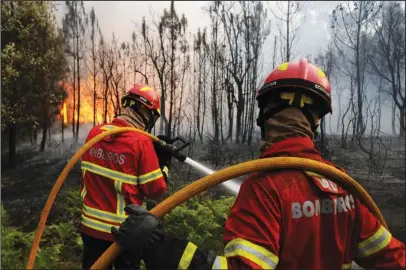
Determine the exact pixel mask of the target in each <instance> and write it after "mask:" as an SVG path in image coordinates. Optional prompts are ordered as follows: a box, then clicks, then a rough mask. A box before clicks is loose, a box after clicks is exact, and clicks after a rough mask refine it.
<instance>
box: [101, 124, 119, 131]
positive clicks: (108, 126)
mask: <svg viewBox="0 0 406 270" xmlns="http://www.w3.org/2000/svg"><path fill="white" fill-rule="evenodd" d="M115 128H117V127H116V126H112V125H105V126H102V127H101V128H100V129H101V130H111V129H115Z"/></svg>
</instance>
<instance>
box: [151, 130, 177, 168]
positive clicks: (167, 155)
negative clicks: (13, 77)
mask: <svg viewBox="0 0 406 270" xmlns="http://www.w3.org/2000/svg"><path fill="white" fill-rule="evenodd" d="M157 137H158V138H159V139H160V140H162V141H164V142H166V143H167V144H172V143H173V140H172V139H171V138H169V137H168V136H165V135H158V136H157ZM154 149H155V152H156V154H157V156H158V160H159V167H160V168H161V170H163V169H164V167H165V166H166V167H168V168H169V166H170V165H171V159H172V153H171V152H168V151H166V150H165V149H163V148H162V147H160V146H159V145H158V144H156V143H155V144H154Z"/></svg>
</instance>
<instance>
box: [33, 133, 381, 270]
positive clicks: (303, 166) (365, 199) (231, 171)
mask: <svg viewBox="0 0 406 270" xmlns="http://www.w3.org/2000/svg"><path fill="white" fill-rule="evenodd" d="M130 131H136V132H140V133H142V134H144V135H146V136H148V137H149V138H151V140H152V141H154V142H155V143H158V144H159V145H160V146H161V147H163V148H164V149H166V150H168V151H171V152H172V154H173V156H174V157H175V158H176V159H178V160H179V161H180V162H184V161H185V159H186V157H185V156H184V155H182V154H181V153H180V152H179V151H176V150H174V148H173V147H171V145H169V144H167V143H166V142H164V141H162V140H159V139H158V138H157V137H156V136H153V135H151V134H149V133H147V132H145V131H143V130H140V129H137V128H131V127H123V128H116V129H111V130H107V131H104V132H102V133H101V134H99V135H97V136H95V137H94V138H93V139H91V140H89V141H88V142H87V143H85V144H84V145H83V146H82V147H81V148H80V149H79V150H78V151H77V152H76V153H75V155H73V157H72V158H71V160H70V161H69V162H68V164H67V165H66V166H65V168H64V169H63V170H62V172H61V174H60V175H59V177H58V179H57V180H56V182H55V184H54V186H53V187H52V190H51V192H50V194H49V196H48V199H47V201H46V203H45V206H44V209H43V210H42V213H41V216H40V220H39V223H38V226H37V230H36V233H35V237H34V241H33V244H32V247H31V251H30V255H29V258H28V262H27V269H33V267H34V263H35V258H36V256H37V252H38V248H39V243H40V240H41V237H42V233H43V231H44V228H45V223H46V221H47V218H48V215H49V212H50V210H51V207H52V205H53V203H54V201H55V198H56V195H57V193H58V191H59V189H60V188H61V186H62V184H63V182H64V181H65V179H66V177H67V175H68V174H69V172H70V171H71V170H72V168H73V166H74V165H75V164H76V163H77V162H78V161H79V159H80V158H81V156H82V155H83V154H84V153H85V152H86V151H87V150H88V149H89V148H90V147H92V146H93V145H94V144H96V143H97V142H98V141H100V140H102V139H104V138H105V137H107V136H110V135H114V134H119V133H123V132H130ZM277 169H297V170H306V171H312V172H315V173H318V174H321V175H323V176H324V177H326V178H328V179H330V180H333V181H334V182H337V183H340V184H342V185H344V186H345V187H347V188H348V189H349V190H350V191H351V192H352V193H353V194H354V195H355V196H356V197H357V198H359V199H360V200H361V202H362V203H364V204H365V205H366V206H367V208H368V209H369V210H370V211H371V213H372V214H373V215H374V216H375V217H376V218H377V219H378V220H379V221H380V222H381V224H382V225H383V226H384V227H385V228H388V226H387V224H386V221H385V219H384V217H383V215H382V213H381V211H380V210H379V208H378V207H377V206H376V204H375V202H374V201H373V199H372V198H371V196H370V195H369V194H368V193H367V192H366V190H365V189H364V188H363V187H362V186H361V185H359V184H358V183H357V182H356V181H355V180H354V179H352V178H351V177H350V176H348V175H347V174H345V173H344V172H342V171H340V170H338V169H337V168H335V167H333V166H330V165H327V164H325V163H321V162H318V161H314V160H310V159H305V158H295V157H274V158H263V159H257V160H253V161H248V162H243V163H240V164H237V165H234V166H230V167H227V168H225V169H222V170H220V171H217V172H215V173H213V174H210V175H207V176H205V177H203V178H201V179H199V180H197V181H195V182H193V183H192V184H190V185H188V186H186V187H184V188H183V189H181V190H179V191H177V192H175V193H174V194H173V195H172V196H170V197H168V198H167V199H165V200H164V201H162V202H161V203H159V204H158V205H157V206H156V207H154V208H153V209H152V210H151V211H150V212H151V213H152V214H154V215H156V216H158V217H161V216H163V215H165V214H167V213H168V212H170V211H171V210H172V209H174V208H175V207H176V206H178V205H180V204H182V203H184V202H185V201H187V200H188V199H190V198H192V197H193V196H195V195H198V194H200V193H201V192H203V191H205V190H207V189H208V188H211V187H213V186H215V185H217V184H220V183H222V182H224V181H227V180H230V179H232V178H236V177H239V176H242V175H246V174H249V173H253V172H256V171H263V170H277ZM120 252H121V248H120V247H119V245H118V244H117V243H116V242H114V243H113V244H112V245H111V246H110V247H109V248H108V249H107V250H106V251H105V252H104V253H103V255H102V256H100V258H99V259H98V260H97V261H96V262H95V263H94V264H93V265H92V267H91V269H107V267H108V265H110V264H111V263H112V262H113V261H114V260H115V258H117V256H118V255H119V254H120Z"/></svg>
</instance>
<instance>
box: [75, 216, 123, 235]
mask: <svg viewBox="0 0 406 270" xmlns="http://www.w3.org/2000/svg"><path fill="white" fill-rule="evenodd" d="M82 224H83V225H85V226H87V227H90V228H92V229H94V230H97V231H101V232H105V233H111V227H116V228H118V226H115V225H111V224H107V223H103V222H100V221H97V220H92V219H90V218H88V217H85V216H84V215H82Z"/></svg>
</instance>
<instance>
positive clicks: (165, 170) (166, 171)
mask: <svg viewBox="0 0 406 270" xmlns="http://www.w3.org/2000/svg"><path fill="white" fill-rule="evenodd" d="M162 172H164V173H165V174H166V177H168V176H169V169H168V167H166V166H164V168H163V169H162Z"/></svg>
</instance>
